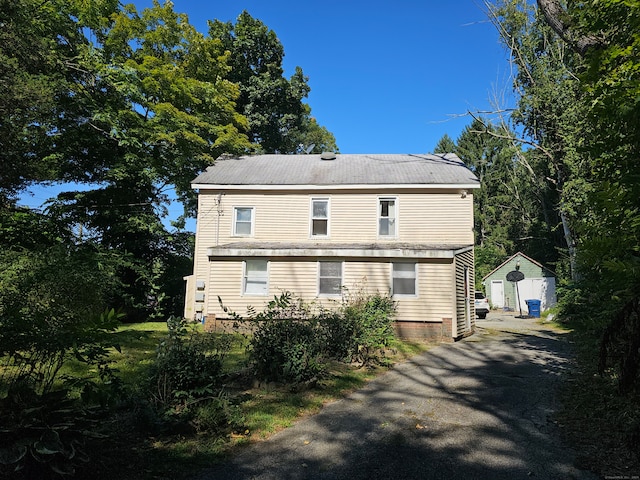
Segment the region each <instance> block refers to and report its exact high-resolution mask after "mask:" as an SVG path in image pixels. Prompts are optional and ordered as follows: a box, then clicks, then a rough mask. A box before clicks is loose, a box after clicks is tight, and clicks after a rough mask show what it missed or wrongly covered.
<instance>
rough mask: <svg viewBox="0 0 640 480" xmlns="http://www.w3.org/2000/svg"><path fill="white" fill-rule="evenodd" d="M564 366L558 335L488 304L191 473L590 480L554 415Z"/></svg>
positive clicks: (566, 355)
mask: <svg viewBox="0 0 640 480" xmlns="http://www.w3.org/2000/svg"><path fill="white" fill-rule="evenodd" d="M569 368H571V357H570V352H569V348H568V344H567V342H566V340H565V339H564V338H563V335H562V334H560V333H556V332H554V331H552V330H551V329H548V328H545V327H544V326H540V325H537V324H536V323H535V322H534V321H533V320H529V319H517V318H515V317H514V315H513V314H501V313H500V314H496V313H491V314H490V315H489V316H488V317H487V319H486V320H478V321H477V333H476V334H475V335H474V336H472V337H470V338H468V339H465V340H463V341H460V342H458V343H455V344H451V345H440V346H437V347H435V348H432V349H430V350H429V351H428V352H426V353H424V354H421V355H419V356H416V357H414V358H413V359H411V361H408V362H406V363H403V364H401V365H398V366H397V367H395V368H394V369H393V370H391V371H390V372H388V373H386V374H384V375H383V376H381V377H379V378H378V379H376V380H375V381H373V382H371V383H370V384H368V385H367V386H366V387H365V388H363V389H361V390H359V391H357V392H355V393H353V394H352V395H350V396H349V397H348V398H346V399H344V400H340V401H337V402H335V403H332V404H330V405H328V406H326V407H325V408H324V409H323V410H322V411H321V412H320V413H319V414H317V415H315V416H313V417H309V418H307V419H304V420H302V421H300V422H298V423H297V424H296V425H294V426H292V427H291V428H288V429H286V430H284V431H282V432H280V433H278V434H276V435H274V436H273V437H271V438H270V439H269V440H266V441H264V442H259V443H256V444H254V445H252V446H250V447H247V448H246V449H244V450H242V452H240V453H239V454H238V455H237V456H236V457H234V458H233V459H232V460H230V461H229V462H227V463H224V464H220V465H216V466H215V467H213V468H211V469H209V470H207V471H205V472H203V473H202V474H201V475H200V476H198V477H197V478H198V479H199V480H208V479H211V480H213V479H260V480H266V479H367V480H370V479H425V480H429V479H447V480H449V479H458V478H460V479H487V480H494V479H505V480H507V479H508V480H514V479H529V478H533V479H538V480H542V479H563V480H564V479H595V478H597V477H596V476H595V475H593V474H591V473H589V472H585V471H581V470H578V469H577V468H576V467H575V466H574V458H575V453H574V452H573V451H571V450H570V449H569V448H568V447H567V446H566V445H564V444H563V443H562V442H561V440H560V438H559V432H558V429H557V426H556V425H555V423H554V422H553V418H552V414H553V412H554V410H556V409H557V407H558V404H557V400H556V391H557V387H558V385H559V381H560V377H561V376H562V374H563V372H565V371H566V370H567V369H569Z"/></svg>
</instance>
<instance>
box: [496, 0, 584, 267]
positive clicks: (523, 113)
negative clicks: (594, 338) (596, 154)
mask: <svg viewBox="0 0 640 480" xmlns="http://www.w3.org/2000/svg"><path fill="white" fill-rule="evenodd" d="M489 8H490V16H491V18H492V19H493V21H494V24H495V25H496V27H497V28H498V31H499V32H500V36H501V39H502V41H503V43H504V44H505V46H506V47H507V48H508V49H509V50H510V52H511V56H512V61H513V63H514V64H515V66H516V67H517V70H516V74H515V77H514V92H516V93H517V95H518V105H517V108H516V109H515V111H514V112H513V113H512V116H511V118H512V120H513V121H514V122H515V124H516V126H518V127H519V128H520V129H521V130H522V132H523V134H524V137H523V138H522V141H523V142H524V143H526V144H527V145H528V146H530V147H532V148H533V150H534V151H532V152H530V153H528V155H527V156H521V157H520V160H521V161H522V162H523V164H524V165H525V166H526V167H527V169H528V170H529V171H530V172H531V174H532V179H533V180H534V181H537V182H540V181H543V182H545V183H546V185H545V186H544V187H545V188H543V189H541V190H540V191H543V190H545V189H546V190H548V191H549V192H550V193H552V194H553V196H555V200H553V197H552V198H551V200H552V201H554V203H555V204H556V205H557V215H558V216H559V219H560V221H559V224H558V226H557V227H558V228H559V229H561V231H562V233H563V237H564V245H563V247H564V250H565V251H566V252H567V253H568V259H569V261H570V264H571V275H572V277H573V278H574V279H575V278H577V276H578V271H577V268H576V254H577V251H578V249H579V245H580V236H579V233H578V232H579V230H580V228H581V224H582V223H583V222H585V221H587V220H589V218H590V205H589V204H588V202H586V192H587V191H588V190H589V188H590V187H589V172H590V166H591V163H590V162H591V160H590V156H589V155H588V154H587V153H586V152H585V151H583V150H582V149H581V144H582V143H583V141H584V136H585V132H588V131H589V130H590V128H589V125H588V124H587V123H586V122H585V120H584V119H585V117H586V104H585V102H584V101H583V94H582V91H581V89H580V83H579V80H578V79H577V77H576V72H577V69H579V66H580V59H579V57H578V55H577V54H576V53H574V52H573V51H571V50H570V49H568V48H566V46H565V45H564V44H563V42H562V41H561V40H560V39H559V38H557V36H555V35H554V33H553V31H552V29H551V28H550V27H549V26H548V25H547V24H546V22H545V21H544V17H543V16H542V14H541V13H540V12H539V11H538V10H537V9H536V8H535V7H534V6H533V5H531V4H530V3H529V2H527V1H526V0H501V1H498V2H496V4H495V5H490V6H489ZM514 139H515V137H514ZM548 220H549V221H552V220H553V219H552V218H549V219H548ZM552 228H553V229H554V230H555V226H553V227H552Z"/></svg>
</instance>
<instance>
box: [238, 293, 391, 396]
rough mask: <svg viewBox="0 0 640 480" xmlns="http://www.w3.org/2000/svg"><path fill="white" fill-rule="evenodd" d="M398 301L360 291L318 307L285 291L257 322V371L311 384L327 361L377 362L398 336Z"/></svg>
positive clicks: (252, 352)
mask: <svg viewBox="0 0 640 480" xmlns="http://www.w3.org/2000/svg"><path fill="white" fill-rule="evenodd" d="M394 312H395V304H394V302H393V301H392V300H391V298H389V297H388V296H385V295H381V294H379V293H376V294H367V293H366V292H364V291H362V290H359V291H358V292H357V294H355V295H349V296H347V297H346V298H345V301H344V302H343V305H342V306H341V307H340V308H339V309H337V310H335V311H331V310H325V309H320V310H319V311H316V312H314V311H313V308H311V306H309V305H307V304H305V303H304V302H303V301H302V300H300V299H294V297H293V295H292V294H291V293H290V292H284V293H282V294H281V295H280V296H279V297H275V298H274V299H273V300H272V301H271V302H269V303H268V305H267V306H266V308H265V310H264V311H262V312H260V313H257V314H256V313H252V314H251V316H250V321H252V322H254V323H255V328H254V333H253V338H252V339H251V341H250V342H249V347H248V348H249V359H250V362H251V364H252V366H253V368H254V373H255V375H256V376H257V377H258V378H260V379H263V380H267V381H278V382H284V383H294V384H298V383H312V382H314V381H316V380H318V379H320V378H322V376H323V375H325V373H326V371H327V362H328V361H329V360H338V361H358V362H361V363H362V365H371V364H373V363H379V362H380V361H381V360H382V358H383V357H384V352H385V349H386V348H387V347H388V346H389V344H390V342H391V341H392V340H393V338H394V332H393V317H394Z"/></svg>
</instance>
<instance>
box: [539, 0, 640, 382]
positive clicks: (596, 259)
mask: <svg viewBox="0 0 640 480" xmlns="http://www.w3.org/2000/svg"><path fill="white" fill-rule="evenodd" d="M539 6H540V9H541V10H542V12H543V14H544V17H545V20H546V21H547V23H548V24H549V25H550V26H551V28H553V30H554V31H555V32H556V33H557V34H558V35H559V37H560V38H562V39H563V41H564V42H565V43H566V45H567V46H568V47H570V48H572V49H573V50H574V51H575V52H577V53H578V54H580V55H581V60H582V63H581V67H582V68H581V69H580V70H579V72H578V74H579V79H580V80H581V87H582V89H583V91H584V92H585V98H584V104H585V105H587V107H588V108H587V109H586V113H587V115H585V118H586V123H587V127H588V128H586V129H585V130H586V131H587V132H588V135H586V136H585V139H584V144H583V145H582V147H583V151H586V152H588V153H589V155H590V156H591V158H593V163H592V168H591V171H592V176H591V181H590V186H591V189H590V190H589V191H588V197H587V200H588V202H589V203H590V204H591V205H592V206H593V209H592V211H593V214H592V215H591V217H590V219H589V220H590V222H589V223H584V224H583V225H582V226H581V230H580V233H581V235H582V237H583V242H582V254H581V255H579V257H578V259H579V261H580V266H581V270H582V273H583V276H584V281H583V282H582V283H581V284H580V287H581V289H582V291H583V292H584V297H586V299H583V298H581V299H580V300H582V301H583V302H584V303H585V304H586V305H588V306H591V307H593V305H594V304H596V305H598V309H597V312H595V311H594V310H591V311H590V312H589V314H590V315H594V316H596V318H597V319H598V321H597V322H596V325H598V326H602V325H606V324H608V326H607V327H606V329H605V331H604V336H603V341H602V344H601V351H600V370H601V372H602V373H604V372H605V370H607V369H608V368H613V370H614V371H615V375H616V376H617V377H618V379H619V387H620V390H621V391H623V392H628V391H630V390H632V389H636V388H638V386H639V385H640V375H639V372H640V356H639V355H638V351H639V350H638V349H639V348H640V325H639V324H638V304H639V300H638V299H639V295H638V288H639V287H640V274H639V272H640V254H639V250H638V244H639V240H640V213H639V212H640V201H639V200H638V199H639V198H640V181H639V180H640V167H639V166H638V162H637V159H638V156H639V154H640V133H639V132H638V128H637V126H638V124H639V122H640V102H639V100H638V99H639V98H640V53H638V52H639V47H640V39H639V38H638V36H637V34H636V32H637V31H638V28H639V27H640V4H639V3H638V2H637V1H632V2H624V1H619V0H609V1H604V2H593V3H589V4H586V5H583V4H579V3H573V2H569V3H568V4H567V6H566V8H565V6H564V5H563V4H561V3H560V2H558V1H554V0H546V1H540V2H539ZM575 303H578V302H575Z"/></svg>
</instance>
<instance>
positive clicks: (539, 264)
mask: <svg viewBox="0 0 640 480" xmlns="http://www.w3.org/2000/svg"><path fill="white" fill-rule="evenodd" d="M516 257H522V258H524V259H525V260H528V261H529V262H531V263H533V264H534V265H536V266H537V267H540V268H542V269H543V270H546V271H547V272H549V273H550V274H551V275H552V276H554V277H555V276H556V274H555V272H554V271H553V270H551V269H550V268H547V267H545V266H544V265H542V264H541V263H540V262H536V261H535V260H534V259H533V258H531V257H528V256H527V255H525V254H524V253H522V252H518V253H514V254H513V255H511V256H510V257H509V258H507V259H506V260H505V261H504V262H502V263H501V264H500V265H498V266H497V267H496V268H494V269H493V270H491V271H490V272H489V273H487V274H486V275H485V276H484V277H482V280H486V279H487V278H489V277H490V276H491V275H493V274H494V273H496V272H497V271H498V270H500V269H501V268H502V267H504V266H505V265H506V264H507V263H509V262H510V261H511V260H513V259H514V258H516Z"/></svg>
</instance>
